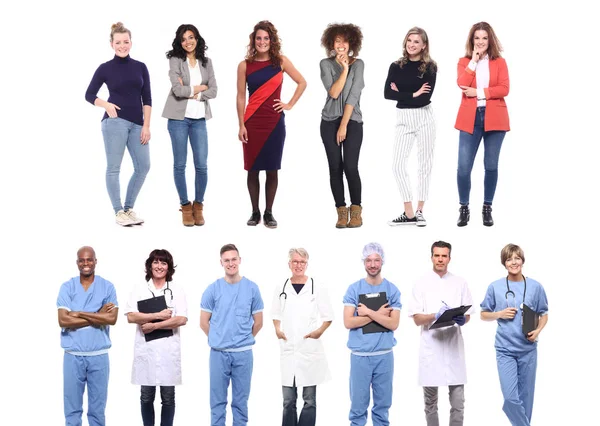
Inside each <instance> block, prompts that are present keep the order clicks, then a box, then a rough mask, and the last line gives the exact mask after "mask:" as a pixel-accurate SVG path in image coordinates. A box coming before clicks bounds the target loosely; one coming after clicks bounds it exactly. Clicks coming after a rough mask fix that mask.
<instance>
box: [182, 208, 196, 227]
mask: <svg viewBox="0 0 600 426" xmlns="http://www.w3.org/2000/svg"><path fill="white" fill-rule="evenodd" d="M179 211H180V212H181V216H182V217H183V225H184V226H194V214H193V213H192V203H187V204H186V205H184V206H181V208H180V209H179Z"/></svg>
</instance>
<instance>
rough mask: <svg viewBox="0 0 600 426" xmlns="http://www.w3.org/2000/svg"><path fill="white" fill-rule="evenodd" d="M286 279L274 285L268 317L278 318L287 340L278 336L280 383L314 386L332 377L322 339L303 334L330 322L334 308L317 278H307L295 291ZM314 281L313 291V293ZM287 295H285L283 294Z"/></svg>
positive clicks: (284, 384) (290, 282)
mask: <svg viewBox="0 0 600 426" xmlns="http://www.w3.org/2000/svg"><path fill="white" fill-rule="evenodd" d="M285 282H286V280H285V279H283V280H281V282H280V283H278V284H277V285H276V286H275V290H274V292H273V302H272V304H271V317H272V319H274V320H279V321H281V327H280V328H281V331H283V333H284V334H285V336H286V338H287V340H283V339H280V340H279V347H280V349H281V384H282V385H283V386H293V384H294V377H295V378H296V386H313V385H318V384H321V383H323V382H325V381H327V380H329V379H330V378H331V374H330V372H329V366H328V364H327V358H326V357H325V350H324V348H323V343H322V342H321V339H322V338H323V337H322V336H321V338H319V339H311V338H308V339H305V338H304V336H306V335H307V334H309V333H310V332H311V331H314V330H316V329H318V328H319V327H321V324H322V323H323V322H325V321H333V309H332V307H331V303H330V302H329V297H328V294H327V291H326V289H325V288H324V287H323V285H322V284H321V283H319V282H318V281H317V280H313V281H311V277H308V280H307V281H306V284H304V287H302V290H300V293H296V290H295V289H294V286H292V280H291V279H289V280H288V281H287V284H285V295H283V294H282V292H284V283H285ZM313 283H314V292H313ZM286 296H287V297H286Z"/></svg>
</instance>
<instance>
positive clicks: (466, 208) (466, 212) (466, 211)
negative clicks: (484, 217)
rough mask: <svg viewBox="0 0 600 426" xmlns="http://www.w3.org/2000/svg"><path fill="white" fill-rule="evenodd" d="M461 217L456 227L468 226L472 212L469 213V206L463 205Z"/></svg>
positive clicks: (460, 210) (460, 211)
mask: <svg viewBox="0 0 600 426" xmlns="http://www.w3.org/2000/svg"><path fill="white" fill-rule="evenodd" d="M458 211H459V213H460V215H459V216H458V222H457V223H456V225H458V226H467V223H469V219H470V218H471V212H470V211H469V205H468V204H467V205H466V206H463V205H461V206H460V209H458Z"/></svg>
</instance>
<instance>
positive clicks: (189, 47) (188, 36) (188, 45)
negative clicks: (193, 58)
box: [181, 30, 198, 53]
mask: <svg viewBox="0 0 600 426" xmlns="http://www.w3.org/2000/svg"><path fill="white" fill-rule="evenodd" d="M197 44H198V40H196V36H195V35H194V33H193V32H192V31H190V30H187V31H186V32H185V33H183V37H182V38H181V47H183V50H185V51H186V53H194V52H195V51H196V45H197Z"/></svg>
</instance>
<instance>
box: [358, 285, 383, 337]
mask: <svg viewBox="0 0 600 426" xmlns="http://www.w3.org/2000/svg"><path fill="white" fill-rule="evenodd" d="M358 302H359V303H362V304H363V305H365V306H366V307H367V308H369V309H372V310H374V311H376V310H378V309H379V308H381V307H382V306H383V305H385V304H386V303H388V299H387V294H386V293H385V291H380V292H379V293H366V294H360V295H359V296H358ZM361 328H362V332H363V334H371V333H382V332H385V331H390V330H389V329H387V328H385V327H384V326H382V325H381V324H379V323H377V322H375V321H371V322H370V323H368V324H366V325H363V326H362V327H361Z"/></svg>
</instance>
